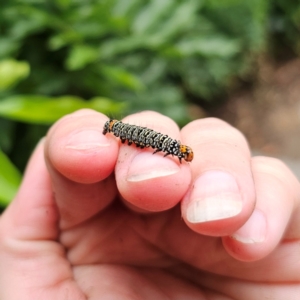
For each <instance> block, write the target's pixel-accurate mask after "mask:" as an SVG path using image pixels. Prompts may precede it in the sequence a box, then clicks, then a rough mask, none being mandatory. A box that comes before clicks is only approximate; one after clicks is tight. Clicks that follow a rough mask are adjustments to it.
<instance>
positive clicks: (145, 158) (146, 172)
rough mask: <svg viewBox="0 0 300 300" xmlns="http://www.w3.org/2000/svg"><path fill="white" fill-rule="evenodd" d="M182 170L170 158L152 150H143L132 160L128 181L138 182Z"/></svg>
mask: <svg viewBox="0 0 300 300" xmlns="http://www.w3.org/2000/svg"><path fill="white" fill-rule="evenodd" d="M179 171H180V168H179V167H178V165H177V164H176V163H175V162H174V161H173V160H172V159H169V158H166V157H163V156H161V155H159V154H155V155H152V153H150V152H142V153H139V154H138V155H136V156H135V157H134V159H133V160H132V162H131V164H130V167H129V170H128V173H127V181H130V182H138V181H143V180H148V179H153V178H158V177H164V176H170V175H172V174H175V173H177V172H179Z"/></svg>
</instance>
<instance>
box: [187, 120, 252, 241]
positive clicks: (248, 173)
mask: <svg viewBox="0 0 300 300" xmlns="http://www.w3.org/2000/svg"><path fill="white" fill-rule="evenodd" d="M181 135H182V140H183V143H186V144H188V145H190V146H191V147H192V148H193V150H194V160H193V163H192V164H191V171H192V186H191V188H190V190H189V191H188V193H187V194H186V196H185V198H184V200H183V202H182V215H183V218H184V220H185V222H186V223H187V225H188V226H189V227H190V228H191V229H193V230H195V231H196V232H198V233H201V234H206V235H212V236H225V235H229V234H231V233H232V232H234V231H236V230H237V229H238V228H239V227H241V226H242V224H244V223H245V222H246V220H247V219H248V218H249V216H250V215H251V213H252V211H253V209H254V206H255V187H254V181H253V176H252V170H251V156H250V151H249V147H248V144H247V142H246V140H245V138H244V136H243V135H242V134H241V133H240V132H239V131H237V130H236V129H235V128H233V127H231V126H230V125H229V124H227V123H225V122H223V121H221V120H218V119H214V118H208V119H203V120H197V121H194V122H192V123H190V124H188V125H187V126H185V127H184V128H183V129H182V131H181Z"/></svg>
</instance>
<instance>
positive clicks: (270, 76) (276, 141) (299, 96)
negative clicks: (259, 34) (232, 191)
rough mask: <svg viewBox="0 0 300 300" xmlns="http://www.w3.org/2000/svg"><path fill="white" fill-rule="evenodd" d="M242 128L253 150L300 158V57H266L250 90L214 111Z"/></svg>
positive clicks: (235, 96) (231, 98)
mask: <svg viewBox="0 0 300 300" xmlns="http://www.w3.org/2000/svg"><path fill="white" fill-rule="evenodd" d="M214 115H215V116H217V117H219V118H221V119H223V120H226V121H227V122H229V123H230V124H232V125H233V126H235V127H237V128H238V129H239V130H241V131H242V132H243V133H244V134H245V136H246V138H247V139H248V141H249V144H250V146H251V148H252V149H254V150H256V151H258V152H260V153H262V154H264V155H271V156H277V157H290V158H292V159H297V160H299V159H300V59H294V60H291V61H288V62H285V63H284V64H281V65H279V66H278V65H275V64H274V63H272V62H268V61H266V60H264V61H263V62H262V63H261V66H260V67H259V69H258V80H257V82H256V83H255V84H254V87H252V88H251V90H250V91H242V92H239V93H238V94H237V95H234V96H232V97H230V99H229V100H228V101H227V102H226V104H225V105H224V106H223V107H222V108H221V109H220V110H218V112H215V113H214Z"/></svg>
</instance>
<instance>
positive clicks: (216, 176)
mask: <svg viewBox="0 0 300 300" xmlns="http://www.w3.org/2000/svg"><path fill="white" fill-rule="evenodd" d="M242 206H243V200H242V198H241V194H240V190H239V186H238V184H237V182H236V180H235V178H234V177H233V176H232V175H230V174H229V173H226V172H221V171H207V172H205V173H203V174H202V175H201V176H200V177H199V178H198V179H196V181H195V182H194V189H193V191H192V193H191V197H190V202H189V203H188V205H187V220H188V221H189V222H191V223H201V222H209V221H215V220H221V219H227V218H231V217H234V216H236V215H238V214H239V213H240V212H241V210H242Z"/></svg>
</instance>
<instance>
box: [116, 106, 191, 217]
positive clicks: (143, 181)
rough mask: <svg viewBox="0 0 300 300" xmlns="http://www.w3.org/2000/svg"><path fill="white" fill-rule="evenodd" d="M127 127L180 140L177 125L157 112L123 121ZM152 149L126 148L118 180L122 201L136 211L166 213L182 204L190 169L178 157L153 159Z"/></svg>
mask: <svg viewBox="0 0 300 300" xmlns="http://www.w3.org/2000/svg"><path fill="white" fill-rule="evenodd" d="M123 122H125V123H129V124H135V125H138V126H142V127H148V128H151V129H154V130H155V131H158V132H161V133H164V134H167V135H169V136H170V137H172V138H175V139H178V138H179V129H178V127H177V125H176V124H175V123H174V122H173V121H172V120H171V119H169V118H167V117H165V116H163V115H161V114H159V113H155V112H148V111H147V112H142V113H138V114H134V115H131V116H129V117H127V118H126V119H124V120H123ZM153 151H154V150H153V149H152V148H144V149H140V148H137V147H136V146H135V145H131V146H128V145H127V144H124V145H123V144H122V145H121V147H120V151H119V157H118V161H117V164H116V170H115V172H116V173H115V176H116V182H117V186H118V190H119V192H120V193H121V195H122V197H123V198H124V199H125V200H126V201H127V202H129V203H130V204H131V205H133V206H134V207H137V208H140V209H142V210H144V211H152V212H153V211H156V212H158V211H164V210H166V209H170V208H172V207H173V206H175V205H176V204H177V203H179V202H180V201H181V199H182V197H183V195H184V194H185V192H186V190H187V189H188V187H189V184H190V178H191V175H190V166H189V164H188V163H186V162H185V161H183V162H182V164H180V163H179V160H178V158H177V157H175V156H174V157H172V156H171V155H169V156H167V157H164V153H162V152H159V153H156V154H154V155H153Z"/></svg>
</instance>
